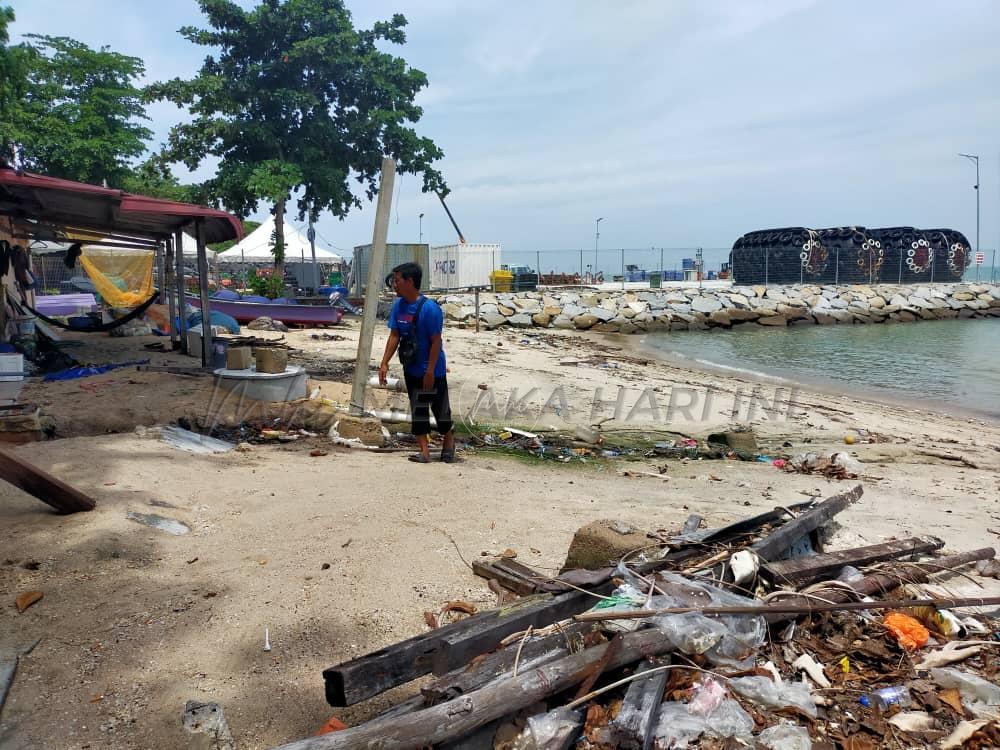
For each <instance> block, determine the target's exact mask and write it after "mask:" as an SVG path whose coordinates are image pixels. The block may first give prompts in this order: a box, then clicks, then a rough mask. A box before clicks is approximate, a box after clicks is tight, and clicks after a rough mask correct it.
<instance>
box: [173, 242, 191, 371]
mask: <svg viewBox="0 0 1000 750" xmlns="http://www.w3.org/2000/svg"><path fill="white" fill-rule="evenodd" d="M183 238H184V232H183V231H181V230H180V229H178V230H177V231H176V232H174V250H175V253H174V262H175V263H176V264H177V274H176V275H177V318H178V321H179V325H178V326H177V336H178V338H179V339H180V344H181V351H182V352H183V353H184V354H189V352H188V342H187V329H188V327H187V290H186V289H185V288H184V239H183Z"/></svg>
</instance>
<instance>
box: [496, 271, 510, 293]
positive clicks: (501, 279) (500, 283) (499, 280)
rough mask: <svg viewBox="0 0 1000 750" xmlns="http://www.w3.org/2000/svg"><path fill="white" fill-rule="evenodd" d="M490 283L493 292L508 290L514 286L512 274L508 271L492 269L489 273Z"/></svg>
mask: <svg viewBox="0 0 1000 750" xmlns="http://www.w3.org/2000/svg"><path fill="white" fill-rule="evenodd" d="M490 284H492V285H493V291H494V292H509V291H511V289H512V288H513V286H514V274H513V273H511V272H510V271H503V270H501V271H493V272H492V273H490Z"/></svg>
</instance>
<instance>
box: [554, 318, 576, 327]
mask: <svg viewBox="0 0 1000 750" xmlns="http://www.w3.org/2000/svg"><path fill="white" fill-rule="evenodd" d="M552 327H553V328H561V329H563V330H567V331H568V330H570V329H572V328H576V326H574V325H573V319H572V318H570V317H569V316H568V315H556V317H554V318H553V319H552Z"/></svg>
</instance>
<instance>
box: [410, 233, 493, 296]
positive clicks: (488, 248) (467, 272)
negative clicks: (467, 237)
mask: <svg viewBox="0 0 1000 750" xmlns="http://www.w3.org/2000/svg"><path fill="white" fill-rule="evenodd" d="M499 267H500V245H499V243H497V244H476V245H443V246H441V247H432V248H431V249H430V283H429V284H425V286H426V287H428V288H429V289H467V288H469V287H475V286H489V285H490V273H491V272H492V271H493V269H495V268H499ZM424 278H427V276H426V272H425V276H424Z"/></svg>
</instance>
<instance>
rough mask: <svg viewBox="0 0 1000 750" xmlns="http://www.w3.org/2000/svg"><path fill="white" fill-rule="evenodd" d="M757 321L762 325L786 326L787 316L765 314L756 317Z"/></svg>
mask: <svg viewBox="0 0 1000 750" xmlns="http://www.w3.org/2000/svg"><path fill="white" fill-rule="evenodd" d="M757 322H758V323H760V324H761V325H762V326H787V325H788V318H786V317H785V316H784V315H767V316H765V317H763V318H758V319H757Z"/></svg>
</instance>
